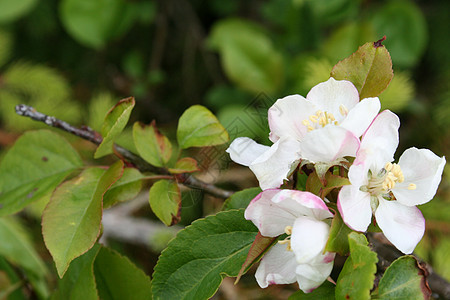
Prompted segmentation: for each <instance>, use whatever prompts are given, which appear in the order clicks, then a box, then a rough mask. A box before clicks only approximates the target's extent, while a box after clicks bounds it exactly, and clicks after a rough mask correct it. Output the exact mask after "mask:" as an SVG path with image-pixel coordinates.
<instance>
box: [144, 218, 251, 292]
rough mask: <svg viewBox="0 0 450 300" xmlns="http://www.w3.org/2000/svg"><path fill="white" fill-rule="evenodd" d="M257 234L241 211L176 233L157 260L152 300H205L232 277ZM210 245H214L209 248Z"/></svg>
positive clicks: (206, 220) (210, 219) (199, 222)
mask: <svg viewBox="0 0 450 300" xmlns="http://www.w3.org/2000/svg"><path fill="white" fill-rule="evenodd" d="M256 233H257V229H256V227H255V226H254V225H253V224H252V223H251V222H249V221H246V220H244V210H239V211H236V210H229V211H225V212H220V213H218V214H217V215H214V216H209V217H207V218H205V219H200V220H197V221H195V222H194V223H192V225H191V226H188V227H186V229H184V230H182V231H180V232H179V233H178V235H177V236H176V238H175V239H174V240H172V241H171V242H170V243H169V245H168V246H167V248H166V250H164V251H163V253H162V254H161V256H160V257H159V260H158V263H157V265H156V267H155V273H154V274H153V282H152V292H153V299H155V300H156V299H180V300H181V299H207V298H209V297H211V296H212V295H213V294H214V293H215V292H216V290H217V288H218V287H219V285H220V283H221V281H222V278H223V276H236V275H237V274H238V272H239V268H240V267H241V265H242V263H243V262H244V261H245V258H246V256H247V253H248V250H249V249H250V246H251V244H252V243H253V240H254V239H255V236H256ZM211 245H215V246H214V247H211Z"/></svg>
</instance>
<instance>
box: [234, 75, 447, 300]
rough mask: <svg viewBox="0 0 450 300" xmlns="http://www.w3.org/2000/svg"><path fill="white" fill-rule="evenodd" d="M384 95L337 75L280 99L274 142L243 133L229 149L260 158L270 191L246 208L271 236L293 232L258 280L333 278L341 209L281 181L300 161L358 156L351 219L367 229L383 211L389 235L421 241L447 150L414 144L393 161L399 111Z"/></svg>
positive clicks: (346, 212) (408, 243)
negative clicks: (332, 224) (333, 228)
mask: <svg viewBox="0 0 450 300" xmlns="http://www.w3.org/2000/svg"><path fill="white" fill-rule="evenodd" d="M379 111H380V101H379V99H378V98H366V99H363V100H361V101H360V100H359V94H358V91H357V89H356V88H355V86H354V85H353V84H352V83H351V82H349V81H345V80H342V81H336V80H335V79H333V78H330V79H329V80H328V81H326V82H323V83H320V84H318V85H316V86H315V87H313V88H312V89H311V91H310V92H309V93H308V95H307V96H306V98H304V97H302V96H299V95H292V96H287V97H285V98H282V99H279V100H277V101H276V103H275V104H274V105H273V106H272V107H271V108H270V109H269V111H268V120H269V127H270V130H271V132H270V135H269V138H270V140H271V141H272V142H273V145H272V146H270V147H269V146H264V145H260V144H257V143H256V142H255V141H253V140H251V139H249V138H245V137H240V138H237V139H235V140H234V141H233V142H232V143H231V145H230V147H229V148H228V149H227V152H228V153H229V154H230V157H231V159H232V160H233V161H235V162H237V163H239V164H241V165H245V166H248V167H250V169H251V170H252V171H253V173H254V174H255V175H256V177H257V179H258V181H259V185H260V187H261V189H262V190H263V192H262V193H260V194H259V195H258V196H257V197H256V198H255V199H253V200H252V202H251V203H250V205H249V206H248V208H247V209H246V212H245V218H246V219H248V220H251V221H252V222H253V223H254V224H255V225H256V226H257V227H258V229H259V231H260V232H261V234H262V235H263V236H267V237H277V236H279V235H281V234H284V233H285V234H287V238H286V239H284V240H282V241H279V242H278V243H277V244H276V245H274V246H273V247H272V248H271V249H270V250H269V251H268V253H267V254H266V255H265V256H264V257H263V259H262V260H261V263H260V266H259V268H258V270H257V272H256V279H257V281H258V283H259V285H260V286H261V287H267V286H268V285H269V284H286V283H293V282H295V281H297V282H298V284H299V286H300V289H301V290H303V291H304V292H310V291H312V290H313V289H315V288H316V287H318V286H319V285H321V284H322V283H323V281H325V280H326V278H327V277H328V276H329V274H330V273H331V270H332V267H333V260H334V253H329V252H324V249H325V245H326V242H327V240H328V236H329V225H328V224H327V223H325V222H324V220H325V219H327V218H332V217H333V214H332V213H331V212H330V211H329V210H328V208H327V206H326V204H325V202H324V201H323V200H322V199H320V198H319V197H317V196H316V195H314V194H312V193H309V192H302V191H295V190H287V189H279V187H280V186H281V185H282V184H283V182H284V180H286V179H287V178H288V177H289V175H290V173H291V172H292V171H293V170H295V168H296V167H297V165H298V163H299V162H300V161H302V163H311V164H316V165H318V164H320V165H322V166H325V167H326V168H328V167H331V166H333V165H336V164H339V163H340V162H342V161H345V158H347V159H348V158H349V157H353V158H354V161H353V164H352V165H351V166H350V168H349V169H348V178H349V181H350V183H351V184H350V185H346V186H343V187H342V188H341V190H340V192H339V195H338V199H337V206H338V209H339V212H340V214H341V215H342V218H343V220H344V222H345V223H346V224H347V225H348V226H349V227H350V228H351V229H353V230H356V231H361V232H364V231H366V230H367V228H368V226H369V224H370V223H371V221H372V216H374V217H375V220H376V224H377V225H378V226H379V227H380V229H381V230H382V231H383V233H384V234H385V236H386V237H387V239H388V240H389V241H390V242H391V243H392V244H394V245H395V246H396V247H397V248H398V249H399V250H400V251H402V252H403V253H406V254H409V253H411V252H412V251H413V250H414V248H415V247H416V245H417V243H418V242H419V241H420V239H421V238H422V236H423V234H424V231H425V220H424V218H423V216H422V214H421V212H420V210H419V209H418V208H417V207H416V205H419V204H423V203H426V202H428V201H430V200H431V199H432V198H433V196H434V194H435V193H436V190H437V187H438V185H439V183H440V180H441V176H442V172H443V169H444V166H445V158H444V157H442V158H440V157H438V156H436V155H435V154H434V153H433V152H431V151H430V150H428V149H417V148H410V149H407V150H406V151H405V152H404V153H403V154H402V156H401V157H400V159H399V162H398V164H397V163H392V161H393V160H394V152H395V150H396V148H397V146H398V141H399V139H398V128H399V126H400V122H399V119H398V117H397V116H396V115H395V114H394V113H392V112H390V111H388V110H385V111H383V112H381V113H379Z"/></svg>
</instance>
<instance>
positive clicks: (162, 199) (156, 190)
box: [149, 180, 181, 226]
mask: <svg viewBox="0 0 450 300" xmlns="http://www.w3.org/2000/svg"><path fill="white" fill-rule="evenodd" d="M149 198H150V199H149V202H150V207H151V208H152V211H153V212H154V213H155V215H156V216H157V217H158V218H159V219H160V220H161V221H162V222H163V223H164V224H166V225H167V226H171V225H174V224H176V223H178V221H179V220H180V212H181V193H180V189H179V188H178V185H177V183H176V182H173V181H169V180H160V181H157V182H155V183H154V184H153V186H152V187H151V189H150V193H149Z"/></svg>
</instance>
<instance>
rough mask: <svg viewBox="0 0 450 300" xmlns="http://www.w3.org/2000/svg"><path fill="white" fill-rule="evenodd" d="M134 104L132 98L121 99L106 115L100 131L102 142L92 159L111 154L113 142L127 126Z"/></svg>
mask: <svg viewBox="0 0 450 300" xmlns="http://www.w3.org/2000/svg"><path fill="white" fill-rule="evenodd" d="M134 104H135V101H134V98H133V97H130V98H126V99H122V100H120V101H119V103H117V104H116V105H115V106H114V107H113V108H111V110H110V111H109V112H108V113H107V114H106V117H105V121H104V122H103V125H102V130H101V133H102V136H103V141H102V143H101V144H100V145H99V146H98V148H97V150H96V151H95V154H94V158H100V157H102V156H105V155H108V154H110V153H112V152H113V149H112V148H113V144H114V140H115V139H116V138H117V137H118V136H119V134H120V133H121V132H122V130H123V129H124V128H125V126H126V125H127V123H128V119H129V118H130V114H131V111H132V110H133V107H134Z"/></svg>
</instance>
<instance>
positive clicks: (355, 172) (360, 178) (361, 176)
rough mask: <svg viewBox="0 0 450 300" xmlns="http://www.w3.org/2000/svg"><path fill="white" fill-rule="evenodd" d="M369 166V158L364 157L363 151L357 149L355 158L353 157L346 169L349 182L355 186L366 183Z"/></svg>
mask: <svg viewBox="0 0 450 300" xmlns="http://www.w3.org/2000/svg"><path fill="white" fill-rule="evenodd" d="M370 166H371V162H370V160H369V159H366V155H365V152H361V151H358V157H357V159H355V161H354V162H353V164H352V165H351V167H350V169H349V170H348V179H349V180H350V182H351V184H352V185H354V186H356V187H360V186H364V185H367V184H368V182H369V178H368V174H369V170H370Z"/></svg>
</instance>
